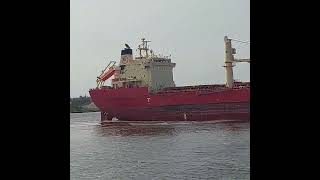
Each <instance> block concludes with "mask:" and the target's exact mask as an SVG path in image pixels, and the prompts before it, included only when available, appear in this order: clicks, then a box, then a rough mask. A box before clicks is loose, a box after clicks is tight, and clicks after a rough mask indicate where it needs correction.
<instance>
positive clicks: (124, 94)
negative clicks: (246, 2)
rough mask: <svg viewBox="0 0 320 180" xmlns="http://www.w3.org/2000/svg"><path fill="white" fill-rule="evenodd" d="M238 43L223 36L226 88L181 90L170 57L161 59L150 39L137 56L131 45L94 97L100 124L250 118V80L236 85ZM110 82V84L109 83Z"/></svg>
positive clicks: (106, 74) (104, 74)
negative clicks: (233, 44) (234, 44)
mask: <svg viewBox="0 0 320 180" xmlns="http://www.w3.org/2000/svg"><path fill="white" fill-rule="evenodd" d="M232 41H233V39H230V38H228V37H227V36H225V37H224V42H225V61H224V64H225V65H224V66H223V67H224V68H225V70H226V83H225V84H212V85H194V86H176V85H175V82H174V80H173V68H175V66H176V64H175V63H174V62H172V61H171V55H170V56H163V55H156V54H155V53H154V51H153V50H152V49H150V46H149V45H148V43H149V42H150V41H147V40H146V39H144V38H142V44H140V45H139V46H138V48H137V51H138V52H139V54H138V56H137V57H135V58H134V57H133V53H132V49H131V48H130V46H129V45H128V44H125V48H124V49H122V50H121V58H120V62H119V64H117V62H116V61H110V63H109V64H108V65H107V67H106V68H105V69H104V70H103V71H102V73H101V74H100V76H99V77H97V80H96V82H97V87H96V88H93V89H90V90H89V93H90V96H91V99H92V101H93V103H94V104H95V105H96V106H97V107H98V108H99V110H100V112H101V122H102V123H108V122H118V123H119V122H123V123H126V122H182V121H183V122H187V121H192V122H203V121H219V120H232V121H234V120H236V121H249V120H250V82H240V81H235V80H234V78H233V67H234V65H235V63H238V62H247V63H250V59H237V58H235V57H234V54H236V49H235V48H233V47H232ZM110 78H111V86H108V85H104V84H105V82H106V80H108V79H110Z"/></svg>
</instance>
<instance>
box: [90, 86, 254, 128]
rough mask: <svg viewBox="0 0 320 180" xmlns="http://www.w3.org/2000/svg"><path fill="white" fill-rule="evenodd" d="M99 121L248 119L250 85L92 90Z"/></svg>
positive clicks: (91, 94) (91, 93)
mask: <svg viewBox="0 0 320 180" xmlns="http://www.w3.org/2000/svg"><path fill="white" fill-rule="evenodd" d="M89 93H90V96H91V98H92V101H93V102H94V104H95V105H96V106H97V107H98V108H99V109H100V111H101V121H103V122H104V121H110V120H111V119H112V118H113V117H116V118H117V119H119V120H120V121H212V120H240V121H249V119H250V87H243V88H233V89H227V88H225V89H223V90H219V91H210V90H208V89H194V90H185V89H180V90H176V91H164V92H162V93H161V92H160V93H155V94H152V93H149V92H148V88H144V87H143V88H120V89H92V90H90V92H89Z"/></svg>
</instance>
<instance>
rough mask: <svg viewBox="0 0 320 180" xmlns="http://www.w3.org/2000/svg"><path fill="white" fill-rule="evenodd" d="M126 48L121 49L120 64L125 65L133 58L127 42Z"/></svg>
mask: <svg viewBox="0 0 320 180" xmlns="http://www.w3.org/2000/svg"><path fill="white" fill-rule="evenodd" d="M125 46H126V48H125V49H123V50H121V59H120V66H121V65H126V64H127V63H128V62H130V61H132V60H133V55H132V49H131V48H130V46H129V45H128V44H125Z"/></svg>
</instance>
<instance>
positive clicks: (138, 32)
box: [70, 0, 250, 97]
mask: <svg viewBox="0 0 320 180" xmlns="http://www.w3.org/2000/svg"><path fill="white" fill-rule="evenodd" d="M70 6H71V9H70V11H71V13H70V23H71V24H70V73H71V74H70V78H71V79H70V90H71V92H70V96H71V97H78V96H80V95H85V94H86V95H89V93H88V90H89V89H90V88H94V87H96V77H97V76H98V75H99V74H100V73H101V71H102V70H103V69H104V68H105V66H106V65H107V64H108V63H109V61H111V60H115V61H117V62H119V59H120V51H121V49H123V48H124V44H125V43H127V44H129V45H130V46H131V48H133V49H134V52H135V53H136V51H135V49H136V48H137V46H138V44H140V41H141V40H140V39H141V38H142V37H145V38H146V39H148V40H151V41H152V42H151V43H150V47H151V49H153V50H154V51H155V53H156V54H160V53H161V54H163V55H169V54H171V57H172V61H173V62H175V63H177V65H176V67H175V69H174V81H175V83H176V85H177V86H183V85H198V84H214V83H225V70H224V68H223V67H222V66H223V65H224V64H223V62H224V41H223V37H224V36H225V35H228V36H229V37H230V38H234V39H240V40H244V41H250V1H249V0H71V2H70ZM234 47H235V48H236V49H237V53H238V54H236V57H239V58H248V57H250V46H249V45H245V44H238V43H234ZM234 76H235V79H240V80H242V81H250V64H248V63H241V64H237V66H236V67H235V68H234ZM108 83H109V84H110V81H109V82H107V84H108Z"/></svg>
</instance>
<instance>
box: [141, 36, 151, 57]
mask: <svg viewBox="0 0 320 180" xmlns="http://www.w3.org/2000/svg"><path fill="white" fill-rule="evenodd" d="M141 40H142V44H141V45H139V47H138V50H139V55H140V59H141V58H143V57H145V58H148V57H149V54H148V51H149V48H148V42H151V41H147V40H146V39H145V38H142V39H141ZM143 51H144V52H145V55H144V56H143V54H142V52H143Z"/></svg>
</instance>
